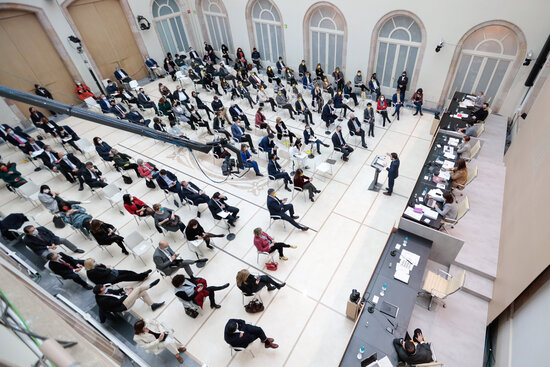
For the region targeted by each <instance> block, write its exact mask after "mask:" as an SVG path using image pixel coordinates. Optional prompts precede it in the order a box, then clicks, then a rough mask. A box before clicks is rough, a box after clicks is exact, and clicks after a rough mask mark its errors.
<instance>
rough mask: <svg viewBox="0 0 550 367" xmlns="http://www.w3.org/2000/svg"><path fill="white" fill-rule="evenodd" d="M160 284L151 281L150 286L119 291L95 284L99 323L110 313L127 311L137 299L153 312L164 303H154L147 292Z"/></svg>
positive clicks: (145, 285)
mask: <svg viewBox="0 0 550 367" xmlns="http://www.w3.org/2000/svg"><path fill="white" fill-rule="evenodd" d="M159 282H160V279H157V280H155V281H153V282H152V283H151V284H142V285H140V286H137V287H135V288H134V287H124V288H120V289H111V288H107V287H106V286H105V285H103V284H97V285H96V286H95V287H94V289H93V292H94V294H95V301H96V302H97V305H98V306H99V311H100V314H99V318H100V320H101V322H105V318H106V314H108V313H111V312H123V311H127V310H129V309H130V308H132V306H133V305H134V303H136V301H137V300H138V298H140V299H141V300H142V301H143V302H145V304H146V305H147V306H149V307H151V310H153V311H155V310H156V309H158V308H159V307H161V306H162V305H164V302H160V303H154V302H153V300H152V299H151V297H150V296H149V294H148V293H147V291H148V290H149V289H150V288H153V287H154V286H155V285H157V284H158V283H159Z"/></svg>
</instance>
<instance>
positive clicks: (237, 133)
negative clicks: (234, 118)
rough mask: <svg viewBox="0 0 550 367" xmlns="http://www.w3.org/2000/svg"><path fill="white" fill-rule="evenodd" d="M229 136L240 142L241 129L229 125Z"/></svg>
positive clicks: (234, 125) (237, 126) (235, 125)
mask: <svg viewBox="0 0 550 367" xmlns="http://www.w3.org/2000/svg"><path fill="white" fill-rule="evenodd" d="M231 134H233V137H234V138H235V139H237V140H238V141H241V138H242V136H243V134H244V132H243V129H242V127H240V126H239V125H237V124H233V125H231Z"/></svg>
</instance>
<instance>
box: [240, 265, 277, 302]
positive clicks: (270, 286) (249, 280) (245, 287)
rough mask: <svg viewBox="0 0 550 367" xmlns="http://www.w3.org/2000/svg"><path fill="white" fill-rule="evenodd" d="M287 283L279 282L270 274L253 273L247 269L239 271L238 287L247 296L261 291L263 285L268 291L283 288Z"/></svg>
mask: <svg viewBox="0 0 550 367" xmlns="http://www.w3.org/2000/svg"><path fill="white" fill-rule="evenodd" d="M285 285H286V283H281V284H279V283H277V282H276V281H275V280H273V278H271V277H270V276H268V275H252V274H250V272H249V271H248V270H246V269H243V270H241V271H239V272H238V273H237V287H238V288H239V289H240V290H241V291H242V292H243V293H244V294H245V295H247V296H250V295H253V294H254V293H257V292H259V291H260V290H261V289H262V288H263V287H267V290H268V291H272V290H275V289H281V288H283V287H284V286H285Z"/></svg>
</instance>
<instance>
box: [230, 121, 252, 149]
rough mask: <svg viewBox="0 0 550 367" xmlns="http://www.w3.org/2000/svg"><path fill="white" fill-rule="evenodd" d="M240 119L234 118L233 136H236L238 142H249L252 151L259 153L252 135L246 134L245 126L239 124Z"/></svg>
mask: <svg viewBox="0 0 550 367" xmlns="http://www.w3.org/2000/svg"><path fill="white" fill-rule="evenodd" d="M239 121H240V120H234V121H233V125H231V134H233V138H235V140H236V141H237V142H241V143H244V142H247V143H248V146H249V147H250V150H252V153H254V154H258V152H256V149H254V143H252V138H251V137H250V134H246V133H245V132H244V129H243V127H242V126H241V125H239Z"/></svg>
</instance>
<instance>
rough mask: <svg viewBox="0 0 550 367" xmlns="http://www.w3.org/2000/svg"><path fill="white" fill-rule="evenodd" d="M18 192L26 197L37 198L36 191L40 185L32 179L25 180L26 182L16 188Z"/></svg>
mask: <svg viewBox="0 0 550 367" xmlns="http://www.w3.org/2000/svg"><path fill="white" fill-rule="evenodd" d="M17 190H18V191H19V193H20V194H21V195H23V196H24V197H25V198H27V199H33V200H34V199H38V193H39V192H40V187H38V185H37V184H35V183H34V182H32V181H27V183H26V184H24V185H22V186H19V187H18V188H17ZM33 196H36V198H33Z"/></svg>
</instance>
